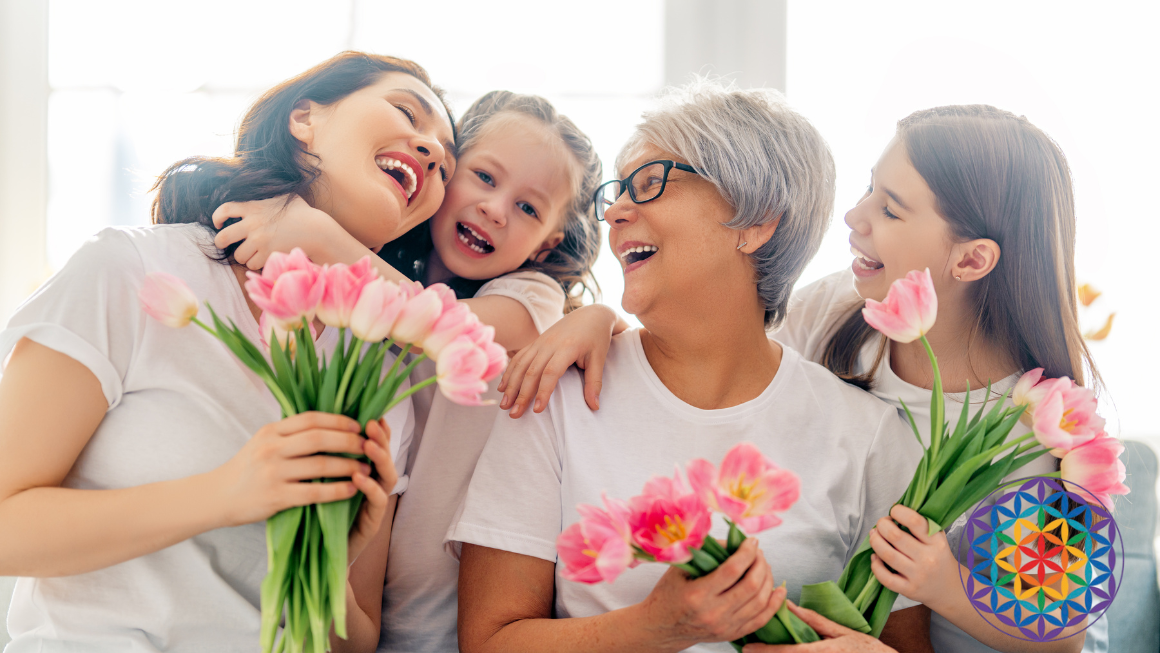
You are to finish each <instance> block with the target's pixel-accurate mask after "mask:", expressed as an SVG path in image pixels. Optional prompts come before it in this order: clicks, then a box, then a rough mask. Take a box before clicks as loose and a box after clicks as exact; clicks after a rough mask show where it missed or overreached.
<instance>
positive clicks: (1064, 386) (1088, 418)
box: [1031, 377, 1104, 458]
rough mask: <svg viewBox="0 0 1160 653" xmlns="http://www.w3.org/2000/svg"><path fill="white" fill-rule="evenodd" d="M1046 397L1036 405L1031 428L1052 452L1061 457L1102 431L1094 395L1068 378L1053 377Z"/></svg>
mask: <svg viewBox="0 0 1160 653" xmlns="http://www.w3.org/2000/svg"><path fill="white" fill-rule="evenodd" d="M1053 381H1054V383H1051V385H1050V386H1049V387H1048V391H1047V394H1046V396H1045V397H1043V398H1042V400H1041V401H1040V402H1039V405H1037V406H1035V410H1034V418H1033V422H1032V426H1031V428H1032V430H1033V431H1035V438H1036V439H1037V440H1039V443H1040V444H1042V445H1043V446H1044V447H1047V448H1048V449H1050V450H1051V455H1053V456H1055V457H1056V458H1062V457H1063V456H1064V454H1066V453H1067V452H1068V451H1071V450H1072V449H1074V448H1076V447H1078V446H1080V445H1082V444H1084V443H1086V442H1090V441H1091V440H1093V439H1094V438H1095V437H1096V436H1097V435H1098V434H1099V433H1101V432H1102V431H1103V430H1104V418H1102V417H1100V416H1099V415H1098V414H1096V408H1097V401H1096V397H1095V394H1094V393H1093V392H1092V391H1091V390H1089V389H1087V388H1084V387H1082V386H1078V385H1076V384H1075V383H1074V382H1072V380H1071V379H1069V378H1067V377H1064V378H1061V379H1054V380H1053Z"/></svg>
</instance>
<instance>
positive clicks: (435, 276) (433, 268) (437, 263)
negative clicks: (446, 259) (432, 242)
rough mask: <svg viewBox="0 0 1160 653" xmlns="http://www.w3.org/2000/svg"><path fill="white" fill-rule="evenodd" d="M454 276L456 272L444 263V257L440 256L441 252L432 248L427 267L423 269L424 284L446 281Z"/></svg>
mask: <svg viewBox="0 0 1160 653" xmlns="http://www.w3.org/2000/svg"><path fill="white" fill-rule="evenodd" d="M454 278H455V273H454V272H452V271H451V270H448V269H447V266H446V265H444V264H443V259H442V258H440V256H439V252H438V251H436V250H435V249H432V250H431V253H430V254H429V255H428V256H427V267H426V268H425V269H424V271H423V285H424V286H430V285H431V284H433V283H445V282H447V281H448V280H450V279H454Z"/></svg>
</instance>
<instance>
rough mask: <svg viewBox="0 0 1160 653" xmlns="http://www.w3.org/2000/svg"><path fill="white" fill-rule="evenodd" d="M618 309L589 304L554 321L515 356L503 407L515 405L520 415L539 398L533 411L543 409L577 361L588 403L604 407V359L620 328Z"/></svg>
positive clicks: (504, 386) (506, 380) (502, 387)
mask: <svg viewBox="0 0 1160 653" xmlns="http://www.w3.org/2000/svg"><path fill="white" fill-rule="evenodd" d="M616 321H617V316H616V313H615V312H614V311H613V310H612V309H610V308H608V307H607V306H604V305H602V304H592V305H589V306H583V307H581V308H578V309H576V310H574V311H572V312H571V313H569V314H568V315H567V316H566V317H564V319H562V320H560V321H559V322H557V323H555V324H553V325H552V326H551V327H549V328H548V330H547V331H545V332H544V333H542V334H541V335H540V337H539V338H536V340H535V342H533V343H532V344H530V345H528V346H527V347H524V348H523V349H521V350H520V351H519V353H517V354H516V355H515V356H514V357H512V359H511V361H510V362H509V363H508V366H507V369H506V370H504V373H503V378H501V379H500V382H499V387H498V389H499V391H500V392H502V393H503V399H501V400H500V403H499V407H500V408H502V409H504V410H507V409H508V408H511V412H510V413H508V414H509V416H511V417H513V418H517V417H519V416H521V415H523V414H524V412H526V411H527V409H528V404H529V403H531V402H532V399H533V397H534V398H535V405H534V406H533V408H532V409H533V410H534V411H535V412H537V413H540V412H543V410H544V408H546V407H547V406H548V399H549V398H550V397H551V396H552V391H553V390H555V389H556V384H557V383H558V382H559V381H560V377H562V376H564V373H565V372H567V371H568V368H569V367H571V366H572V364H573V363H575V365H576V367H578V368H580V369H582V370H584V401H585V402H586V403H587V404H588V407H589V408H591V409H592V410H598V409H599V408H600V385H601V379H602V378H603V376H604V359H605V358H607V357H608V348H609V346H610V345H611V342H612V333H613V329H614V328H615V327H616Z"/></svg>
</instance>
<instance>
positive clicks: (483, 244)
mask: <svg viewBox="0 0 1160 653" xmlns="http://www.w3.org/2000/svg"><path fill="white" fill-rule="evenodd" d="M455 237H456V239H458V240H459V242H460V244H462V245H463V246H464V247H466V248H468V249H470V250H471V251H473V252H475V253H477V254H483V255H486V254H491V253H492V252H494V251H495V245H494V244H492V241H491V236H490V235H489V234H488V233H487V232H486V231H484V230H483V228H482V227H478V226H476V225H473V224H470V223H467V222H456V223H455Z"/></svg>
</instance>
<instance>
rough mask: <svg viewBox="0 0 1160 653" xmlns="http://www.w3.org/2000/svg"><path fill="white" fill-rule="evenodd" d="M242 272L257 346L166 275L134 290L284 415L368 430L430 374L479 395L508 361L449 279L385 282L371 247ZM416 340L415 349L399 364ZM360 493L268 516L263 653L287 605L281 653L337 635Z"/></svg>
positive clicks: (468, 401) (295, 254)
mask: <svg viewBox="0 0 1160 653" xmlns="http://www.w3.org/2000/svg"><path fill="white" fill-rule="evenodd" d="M248 277H249V280H248V281H247V282H246V291H247V292H248V293H249V295H250V298H251V299H252V300H253V301H254V303H255V304H257V305H258V307H259V308H261V309H262V317H261V320H260V321H259V328H260V330H261V335H262V343H261V344H262V348H261V349H260V348H259V346H258V345H255V344H254V343H252V342H251V341H250V340H249V339H248V338H246V336H245V334H243V333H242V331H241V329H239V328H238V326H237V325H236V324H234V322H233V321H232V320H228V323H227V322H223V320H222V319H221V318H220V317H219V316H218V314H217V313H216V312H215V311H214V310H213V307H211V306H209V305H208V304H206V306H207V308H208V309H209V313H210V317H211V318H212V319H211V324H206V323H205V322H202V321H201V320H199V319H198V318H197V313H198V300H197V297H196V296H195V295H194V294H193V292H192V291H191V290H190V289H189V287H188V286H187V285H186V284H185V283H184V282H182V281H181V280H180V279H178V278H176V277H174V276H172V275H169V274H165V273H152V274H150V275H148V276H147V277H146V280H145V284H144V285H143V287H142V289H141V291H140V293H139V299H140V300H141V303H142V305H143V307H144V309H145V311H146V312H147V313H148V314H149V315H151V316H152V317H154V318H156V319H157V320H159V321H161V322H162V323H163V324H166V325H167V326H171V327H184V326H186V325H188V324H190V323H191V322H192V323H193V324H196V325H198V326H199V327H201V328H202V329H204V330H206V331H207V332H209V333H210V334H211V335H213V336H214V337H215V338H218V339H219V340H221V341H222V342H223V343H225V345H226V346H227V347H228V348H229V349H230V351H232V352H233V354H234V355H235V356H237V358H238V359H239V360H240V361H241V362H242V363H244V364H245V365H246V366H247V367H248V368H250V369H251V370H252V371H253V372H254V373H255V374H257V375H258V377H259V378H261V379H262V380H263V381H264V382H265V383H266V386H267V387H268V388H269V389H270V392H272V393H273V395H274V397H275V398H276V399H277V400H278V403H279V405H280V406H281V407H282V416H283V417H288V416H290V415H295V414H298V413H302V412H306V411H312V410H313V411H321V412H327V413H336V414H342V415H347V416H349V417H352V418H354V419H357V420H358V422H359V424H360V425H362V426H363V428H366V424H367V423H368V422H370V421H371V420H377V419H379V418H381V417H382V416H383V415H384V414H386V412H387V411H389V410H390V409H391V408H393V407H394V406H396V405H398V404H399V403H400V402H402V401H403V400H405V399H406V398H407V397H409V396H410V395H411V394H413V393H414V392H416V391H418V390H421V389H422V388H425V387H427V386H430V385H432V384H435V383H438V384H439V388H440V390H441V391H442V392H443V394H445V395H446V396H447V397H448V398H449V399H451V400H452V401H454V402H456V403H459V404H463V405H479V404H480V403H482V402H481V395H482V393H483V392H485V391H486V390H487V387H488V381H490V380H491V379H493V378H495V377H496V376H498V375H499V373H500V372H501V371H503V368H504V366H505V365H506V363H507V355H506V353H505V351H504V349H503V348H502V347H501V346H499V345H498V344H496V343H495V342H494V341H493V338H494V334H495V331H494V329H492V327H490V326H485V325H483V324H481V323H480V322H479V319H478V318H476V316H475V315H474V314H473V313H472V312H471V310H470V309H468V308H467V306H466V305H464V304H461V303H459V302H457V301H456V300H455V294H454V293H453V292H452V291H451V289H449V288H448V287H447V286H445V285H443V284H434V285H432V286H430V287H428V288H423V286H422V285H421V284H419V283H417V282H408V283H402V284H396V283H393V282H390V281H386V280H383V279H381V278H379V277H378V275H377V273H376V272H375V270H374V267H373V266H372V264H371V260H370V257H369V256H368V257H366V258H364V259H362V260H361V261H359V262H358V263H356V264H354V265H351V266H347V265H342V264H338V265H331V266H325V267H323V266H317V265H315V264H313V263H311V262H310V260H309V259H307V257H306V255H305V254H304V253H303V252H302V250H300V249H295V250H293V251H292V252H291V253H290V254H273V255H271V256H270V259H269V261H268V262H267V264H266V267H265V268H264V269H263V270H262V271H261V273H257V272H249V273H248ZM315 317H317V318H318V319H319V320H320V321H321V322H322V323H323V324H325V325H327V326H331V327H336V328H338V329H339V331H338V344H337V346H336V347H335V349H334V352H333V354H332V355H331V356H330V357H329V359H328V358H327V356H326V354H325V353H321V354H320V353H319V352H317V351H316V350H315V347H314V334H313V332H312V326H311V325H312V323H313V321H314V319H315ZM348 331H349V332H350V333H349V340H348V338H347V335H348V334H347V332H348ZM395 345H399V346H401V347H402V350H401V351H400V352H399V354H398V356H396V357H395V359H394V362H393V364H392V365H391V366H390V367H389V369H388V370H387V371H386V372H385V373H384V372H383V367H384V361H385V358H386V354H387V353H388V352H389V351H391V348H392V347H393V346H395ZM416 346H417V347H421V348H422V353H421V354H420V355H418V356H417V357H415V358H414V360H412V361H411V362H410V363H409V364H407V365H405V366H401V365H400V363H401V361H403V359H404V357H406V355H407V354H408V353H409V352H410V351H411V349H412V347H416ZM425 358H431V359H433V360H434V361H435V364H436V375H435V376H433V377H431V378H428V379H425V380H423V381H420V382H418V383H416V384H414V385H412V386H411V387H410V388H409V389H407V390H405V391H402V392H400V388H402V386H403V383H404V381H405V380H406V379H407V378H408V377H409V376H410V374H411V372H412V371H413V370H414V369H415V366H416V365H418V364H419V362H420V361H422V360H423V359H425ZM364 462H366V459H365V457H364ZM328 480H329V479H317V480H316V481H315V482H327V481H328ZM362 499H363V495H362V493H361V492H360V493H358V494H356V495H355V496H354V497H352V498H350V499H346V500H343V501H336V502H332V503H326V504H315V505H310V506H303V507H297V508H290V509H288V510H284V511H282V512H279V513H278V514H276V515H274V516H272V517H270V519H269V520H267V522H266V546H267V551H268V555H269V570H268V572H267V574H266V578H265V579H264V580H263V581H262V594H261V595H262V628H261V646H262V651H263V652H264V653H270V651H272V650H273V649H274V645H275V640H276V639H277V631H278V625H279V624H280V623H281V622H282V613H283V609H284V608H285V612H286V619H285V628H284V630H283V635H282V637H281V638H280V639H277V644H278V650H279V651H284V650H290V651H303V650H307V651H315V652H322V651H327V650H329V649H330V638H329V632H330V629H331V625H332V624H333V626H334V630H335V632H336V633H337V634H338V636H340V637H343V638H345V637H346V574H347V538H348V534H349V532H350V529H351V527H352V526H353V525H354V522H355V520H356V517H357V515H358V511H359V507H360V506H361V503H362Z"/></svg>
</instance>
